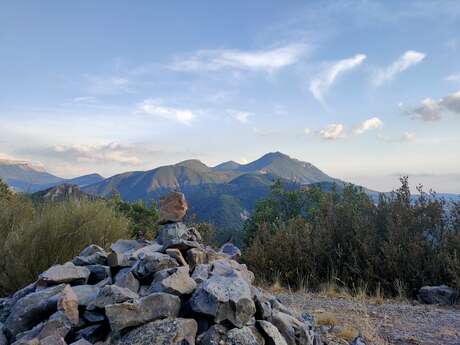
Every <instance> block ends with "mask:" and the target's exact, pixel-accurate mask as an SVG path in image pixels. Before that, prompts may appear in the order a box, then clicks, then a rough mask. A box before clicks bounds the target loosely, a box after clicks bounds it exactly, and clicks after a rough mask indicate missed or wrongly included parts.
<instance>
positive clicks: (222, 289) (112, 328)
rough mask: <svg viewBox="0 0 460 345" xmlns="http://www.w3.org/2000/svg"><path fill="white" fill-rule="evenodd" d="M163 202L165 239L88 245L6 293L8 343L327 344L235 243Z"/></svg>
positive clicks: (1, 314)
mask: <svg viewBox="0 0 460 345" xmlns="http://www.w3.org/2000/svg"><path fill="white" fill-rule="evenodd" d="M186 211H187V204H186V201H185V198H184V196H183V194H181V193H172V194H170V195H169V196H167V197H166V198H164V199H162V200H161V202H160V215H161V216H160V218H161V219H160V223H161V224H162V225H161V227H160V230H159V232H158V236H157V238H156V240H155V241H144V240H119V241H117V242H115V243H114V244H113V245H112V246H111V251H110V252H106V251H105V250H104V249H103V248H101V247H98V246H96V245H90V246H88V247H86V248H85V249H84V250H83V251H82V252H81V253H80V254H79V255H78V256H77V257H75V258H74V259H73V260H72V261H71V262H66V263H65V264H63V265H55V266H52V267H50V268H49V269H48V270H47V271H45V272H43V273H42V274H40V275H39V276H38V279H37V281H36V282H34V283H33V284H31V285H29V286H27V287H25V288H23V289H22V290H20V291H17V292H16V293H15V294H14V295H12V296H11V297H8V298H5V299H3V300H0V345H10V344H13V345H65V344H73V345H88V344H98V345H103V344H117V345H121V344H123V345H151V344H155V345H156V344H158V345H160V344H161V345H173V344H174V345H194V344H198V345H319V344H320V343H321V342H320V339H319V337H318V336H317V335H316V334H315V332H314V329H313V325H312V321H311V318H310V317H309V316H308V315H304V316H303V317H302V316H300V315H296V313H295V312H294V311H293V310H292V309H290V308H288V307H286V306H285V305H283V304H282V303H281V302H280V301H279V300H278V299H277V298H275V297H274V296H272V295H270V294H267V293H266V292H263V291H262V290H260V289H258V288H256V287H254V286H253V281H254V274H253V273H252V272H251V271H249V270H248V269H247V267H246V265H244V264H240V263H238V261H237V260H238V259H239V257H240V254H241V253H240V251H239V249H238V248H237V247H235V246H234V245H232V244H230V243H227V244H225V245H224V246H223V247H222V248H221V250H220V251H215V250H213V249H212V248H210V247H207V246H204V245H203V244H202V243H201V237H200V234H199V233H198V232H197V231H196V230H195V229H194V228H188V227H187V226H186V225H185V224H184V223H182V219H183V217H184V215H185V213H186Z"/></svg>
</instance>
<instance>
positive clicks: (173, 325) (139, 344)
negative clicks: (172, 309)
mask: <svg viewBox="0 0 460 345" xmlns="http://www.w3.org/2000/svg"><path fill="white" fill-rule="evenodd" d="M196 332H197V323H196V321H195V320H193V319H182V318H177V319H164V320H157V321H153V322H149V323H147V324H145V325H142V326H140V327H137V328H135V329H133V330H131V331H129V332H128V333H126V334H125V335H124V336H123V337H122V338H121V339H120V341H119V342H117V343H116V344H117V345H150V344H152V345H153V344H155V345H157V344H158V345H160V344H161V345H195V336H196Z"/></svg>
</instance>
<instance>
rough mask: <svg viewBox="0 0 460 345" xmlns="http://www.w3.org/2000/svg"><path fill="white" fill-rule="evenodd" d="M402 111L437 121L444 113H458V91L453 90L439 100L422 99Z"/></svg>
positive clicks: (459, 96) (459, 113) (425, 119)
mask: <svg viewBox="0 0 460 345" xmlns="http://www.w3.org/2000/svg"><path fill="white" fill-rule="evenodd" d="M403 111H404V113H405V114H407V115H409V116H412V117H413V118H416V119H420V120H423V121H438V120H440V119H441V118H442V116H443V114H444V113H452V114H456V115H460V91H457V92H454V93H453V94H450V95H449V96H446V97H444V98H441V99H440V100H433V99H431V98H426V99H424V100H423V101H422V102H421V104H420V105H419V106H417V107H414V108H411V109H403Z"/></svg>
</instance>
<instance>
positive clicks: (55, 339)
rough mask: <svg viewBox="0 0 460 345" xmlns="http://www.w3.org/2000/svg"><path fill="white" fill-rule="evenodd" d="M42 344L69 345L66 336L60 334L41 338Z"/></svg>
mask: <svg viewBox="0 0 460 345" xmlns="http://www.w3.org/2000/svg"><path fill="white" fill-rule="evenodd" d="M40 345H67V343H66V342H65V340H64V338H62V337H60V336H58V335H50V336H49V337H46V338H43V339H41V340H40Z"/></svg>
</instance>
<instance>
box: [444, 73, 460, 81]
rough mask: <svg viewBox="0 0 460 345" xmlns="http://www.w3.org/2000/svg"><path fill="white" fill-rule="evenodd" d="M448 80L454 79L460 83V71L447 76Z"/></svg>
mask: <svg viewBox="0 0 460 345" xmlns="http://www.w3.org/2000/svg"><path fill="white" fill-rule="evenodd" d="M446 80H447V81H453V82H456V83H460V73H457V74H451V75H449V76H447V77H446Z"/></svg>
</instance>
